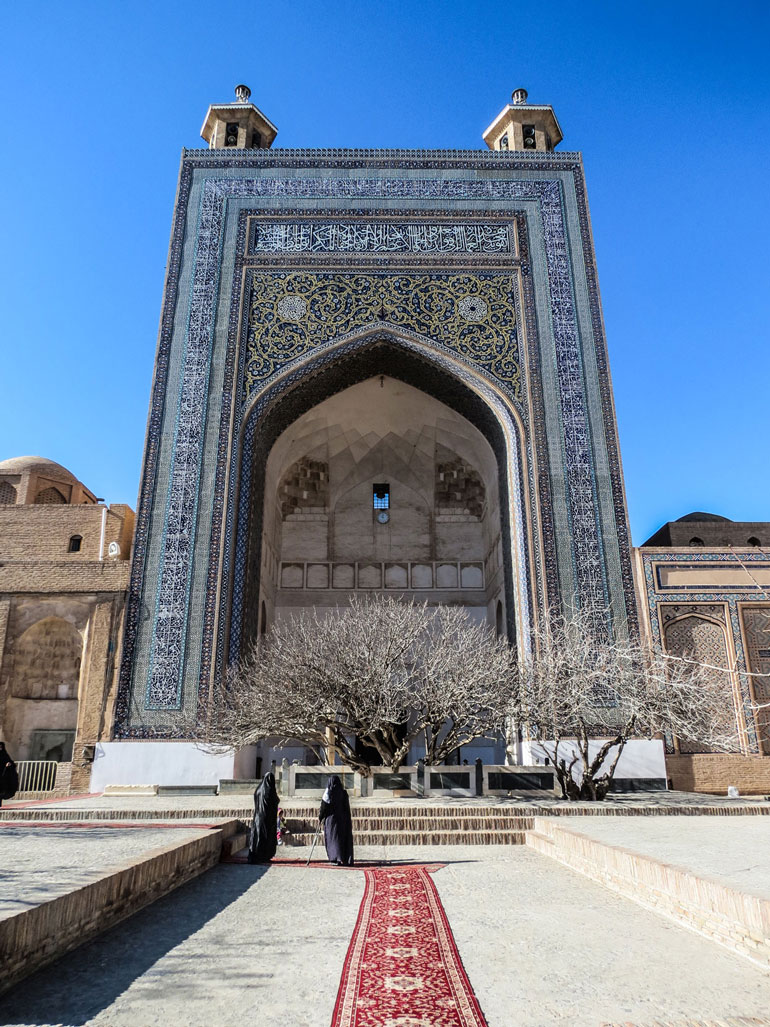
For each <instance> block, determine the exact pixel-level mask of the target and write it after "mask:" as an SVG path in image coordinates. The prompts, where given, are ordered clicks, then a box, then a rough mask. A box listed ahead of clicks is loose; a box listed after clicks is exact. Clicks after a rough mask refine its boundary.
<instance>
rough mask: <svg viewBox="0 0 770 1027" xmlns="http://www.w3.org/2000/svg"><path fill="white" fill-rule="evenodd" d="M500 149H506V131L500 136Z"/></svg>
mask: <svg viewBox="0 0 770 1027" xmlns="http://www.w3.org/2000/svg"><path fill="white" fill-rule="evenodd" d="M500 149H501V150H507V149H508V133H507V132H506V133H505V135H504V136H500Z"/></svg>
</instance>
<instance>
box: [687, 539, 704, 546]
mask: <svg viewBox="0 0 770 1027" xmlns="http://www.w3.org/2000/svg"><path fill="white" fill-rule="evenodd" d="M690 545H691V546H703V545H705V542H704V541H703V539H702V538H697V537H696V538H691V539H690Z"/></svg>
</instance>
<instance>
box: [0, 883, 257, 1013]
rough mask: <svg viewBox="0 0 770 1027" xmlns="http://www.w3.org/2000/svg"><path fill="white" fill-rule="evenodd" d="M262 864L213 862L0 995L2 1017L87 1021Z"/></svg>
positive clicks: (238, 891) (243, 886) (235, 893)
mask: <svg viewBox="0 0 770 1027" xmlns="http://www.w3.org/2000/svg"><path fill="white" fill-rule="evenodd" d="M267 870H268V867H267V866H250V867H248V869H244V870H242V871H238V872H233V868H229V867H219V866H218V867H214V868H213V869H211V870H209V871H207V872H206V873H205V874H203V875H202V876H201V877H198V878H196V879H195V880H194V881H190V882H189V883H188V884H185V885H183V886H182V887H181V888H178V889H176V891H174V892H172V893H171V894H170V895H167V896H166V897H165V898H163V899H159V900H158V901H157V902H154V903H152V904H151V905H150V906H147V907H146V908H145V909H143V910H140V911H139V912H138V913H135V914H134V915H133V916H131V917H129V918H128V919H126V920H123V921H122V922H121V923H119V924H117V925H116V926H115V927H113V928H111V929H110V930H109V931H106V932H105V933H104V934H102V935H100V936H99V937H98V938H96V939H95V940H94V941H92V942H89V943H88V944H86V945H82V946H80V947H79V948H77V949H74V950H73V951H71V952H69V953H67V954H66V955H65V956H62V957H61V959H59V960H57V961H56V962H55V963H51V964H49V965H48V966H46V967H44V968H43V969H42V970H39V971H37V973H35V974H33V975H32V976H30V977H27V978H25V979H24V980H23V981H21V982H20V983H19V984H17V985H16V986H15V987H14V988H12V989H11V990H10V991H8V992H6V994H5V995H2V996H0V1024H3V1025H12V1024H24V1025H25V1027H26V1025H48V1024H59V1025H62V1027H64V1025H66V1027H84V1025H86V1024H88V1023H89V1022H90V1021H91V1020H93V1019H94V1017H96V1016H97V1015H98V1014H99V1013H100V1012H101V1011H102V1010H104V1009H106V1008H107V1007H109V1006H110V1005H111V1004H112V1003H113V1002H114V1001H115V999H116V998H117V997H118V996H119V995H121V994H123V992H125V991H126V990H127V989H128V988H129V986H130V985H131V984H132V983H133V982H134V981H135V980H136V979H137V978H139V977H141V976H142V975H143V974H144V973H145V972H146V971H147V970H148V969H149V968H150V967H152V966H153V965H154V964H155V963H156V962H157V961H158V960H159V959H161V958H162V957H163V956H165V955H166V954H167V953H169V952H171V951H172V950H173V949H174V948H175V947H176V946H178V945H180V944H181V943H182V942H184V941H185V940H186V939H187V938H189V937H190V936H191V935H193V934H195V933H196V932H197V931H199V930H200V929H201V928H202V927H204V926H205V925H206V924H207V923H208V922H209V921H211V920H212V919H213V918H214V917H215V916H217V915H218V914H219V913H221V912H222V911H223V910H224V909H225V908H226V907H227V906H229V905H230V904H232V903H233V902H236V901H237V900H238V899H239V898H240V897H241V896H242V895H243V894H244V893H245V892H246V891H248V890H249V888H251V887H253V886H254V884H255V883H256V882H257V881H258V880H259V879H260V878H261V877H263V876H264V874H265V873H266V871H267ZM169 983H170V982H169Z"/></svg>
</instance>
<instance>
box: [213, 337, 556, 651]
mask: <svg viewBox="0 0 770 1027" xmlns="http://www.w3.org/2000/svg"><path fill="white" fill-rule="evenodd" d="M381 374H384V375H387V376H388V377H391V378H396V379H398V380H401V381H403V382H405V383H406V384H409V385H412V386H414V387H415V388H417V389H419V390H421V391H422V392H424V393H426V394H428V395H430V396H433V397H434V398H436V399H437V400H439V401H441V402H443V403H445V404H446V405H448V406H450V407H451V408H452V409H454V410H455V411H456V412H457V413H459V414H461V415H462V416H464V417H465V418H466V419H467V420H468V421H470V423H471V424H473V425H474V426H475V427H476V428H478V429H479V431H480V432H481V434H482V435H483V436H484V437H485V438H486V440H487V441H488V442H489V444H490V445H491V447H492V450H493V451H494V453H495V456H496V459H497V469H498V483H499V489H500V504H501V535H502V542H503V563H504V569H505V594H506V602H505V609H506V611H507V619H508V624H507V633H508V636H509V637H510V638H511V640H518V645H519V646H520V649H521V650H522V651H523V652H526V650H527V648H528V644H529V637H530V626H531V623H532V618H533V598H532V597H533V594H534V591H535V590H534V587H533V586H534V581H535V578H536V568H535V566H534V557H533V551H534V547H533V536H534V533H535V530H536V525H534V524H533V520H534V519H533V518H532V517H531V513H530V509H529V499H528V491H527V488H526V481H527V475H526V461H527V448H526V432H525V428H524V424H523V421H522V417H521V414H520V411H519V410H518V408H517V405H516V403H515V401H514V400H513V398H512V397H510V396H509V395H507V393H506V392H505V390H504V388H503V387H502V386H500V385H499V384H496V383H495V382H494V381H492V380H491V379H490V378H489V377H488V376H487V375H486V374H485V373H484V372H483V371H481V370H480V369H478V368H474V367H473V366H471V365H469V364H467V363H465V362H464V361H463V360H462V359H461V358H459V357H457V356H456V355H454V354H450V353H449V352H447V351H444V350H443V349H439V348H438V347H437V346H436V344H435V343H433V342H431V340H429V339H423V338H422V337H418V336H415V335H414V334H413V333H405V332H402V331H400V330H398V329H395V328H393V327H391V326H388V325H382V324H378V325H376V326H373V327H372V326H370V327H369V328H366V329H362V330H361V331H359V332H358V333H354V334H353V335H348V336H345V337H343V338H341V339H336V340H330V341H329V342H328V343H326V344H325V345H323V346H319V347H317V348H316V349H315V350H314V351H313V352H312V353H311V354H308V355H307V356H306V357H304V358H302V359H300V360H298V361H296V362H294V363H293V364H291V365H290V366H288V367H287V368H285V369H284V370H283V371H282V372H281V373H279V374H278V375H276V376H275V377H274V378H273V379H272V380H271V381H270V382H268V383H267V384H266V385H265V386H264V388H262V389H261V390H259V391H258V392H256V393H255V394H253V395H252V396H251V397H250V399H249V401H248V403H247V404H246V408H245V410H244V415H243V418H242V421H241V425H240V433H239V439H238V452H237V456H236V461H235V467H234V479H235V483H236V487H237V498H236V509H237V513H236V522H235V524H234V535H235V540H234V556H233V570H232V574H231V575H230V581H231V585H230V591H229V594H228V595H226V596H223V606H224V607H225V608H224V610H223V612H224V614H225V617H224V623H226V624H227V628H228V633H227V637H226V638H225V647H226V651H227V652H228V654H229V656H228V658H229V659H234V658H237V656H238V653H239V652H240V650H241V646H242V644H245V643H246V642H247V641H249V640H250V639H251V638H252V637H254V636H255V634H256V632H257V630H258V625H257V619H258V618H257V616H256V615H254V616H253V617H249V616H248V614H247V613H245V612H244V611H249V610H251V611H257V610H258V609H259V591H258V584H259V572H260V563H261V559H262V552H261V550H262V518H263V505H264V475H265V464H266V460H267V456H268V454H269V452H270V449H271V447H272V445H273V443H274V442H275V441H276V439H277V438H278V436H279V435H280V434H281V432H283V431H284V430H285V429H286V428H288V427H289V425H291V424H293V423H294V422H295V421H296V420H297V419H298V418H299V417H301V416H302V415H303V414H304V413H306V412H307V411H308V410H310V409H311V408H312V407H314V406H316V405H317V404H318V403H320V402H321V401H323V400H324V399H326V398H328V397H329V396H332V395H334V394H335V393H337V392H341V391H342V390H343V389H346V388H348V387H350V386H351V385H355V384H357V383H359V382H362V381H364V380H366V379H369V378H373V377H376V376H377V375H381ZM228 612H229V618H228V616H227V614H228Z"/></svg>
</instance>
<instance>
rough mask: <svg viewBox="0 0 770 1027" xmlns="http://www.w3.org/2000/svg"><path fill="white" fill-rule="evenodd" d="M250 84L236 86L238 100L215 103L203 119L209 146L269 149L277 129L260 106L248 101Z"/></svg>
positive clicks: (216, 148)
mask: <svg viewBox="0 0 770 1027" xmlns="http://www.w3.org/2000/svg"><path fill="white" fill-rule="evenodd" d="M250 96H251V90H250V89H249V87H248V86H236V87H235V97H236V100H235V103H213V104H212V105H211V106H210V107H209V109H208V113H207V114H206V120H205V121H204V122H203V128H202V129H201V136H202V137H203V138H204V139H205V140H206V142H207V143H208V144H209V149H211V150H220V149H222V150H223V149H233V150H267V149H269V148H270V147H271V146H272V145H273V140H274V139H275V137H276V136H277V135H278V129H277V128H276V127H275V125H274V124H273V123H272V121H269V120H268V119H267V118H266V117H265V115H264V114H263V113H262V111H261V110H260V109H259V107H255V106H254V104H253V103H249V97H250Z"/></svg>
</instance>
